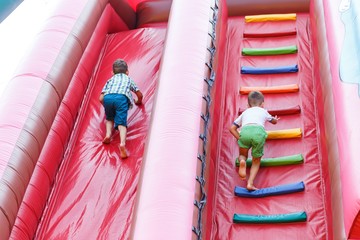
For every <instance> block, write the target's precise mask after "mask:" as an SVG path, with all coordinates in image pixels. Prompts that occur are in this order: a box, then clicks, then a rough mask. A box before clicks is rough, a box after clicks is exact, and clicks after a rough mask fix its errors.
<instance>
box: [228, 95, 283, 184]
mask: <svg viewBox="0 0 360 240" xmlns="http://www.w3.org/2000/svg"><path fill="white" fill-rule="evenodd" d="M279 119H280V118H278V117H277V116H275V117H273V116H271V115H270V114H269V113H268V111H266V110H265V109H264V95H263V94H262V93H261V92H259V91H252V92H250V93H249V95H248V108H247V109H246V110H245V111H244V112H243V113H242V114H241V115H240V116H239V117H238V118H237V119H235V121H234V122H233V124H232V125H231V127H230V129H229V130H230V133H231V134H232V135H233V136H234V137H235V138H236V139H237V140H238V144H239V149H240V155H239V160H240V167H239V175H240V178H241V179H242V180H246V159H247V158H248V153H249V149H250V148H251V149H252V150H251V155H252V164H251V168H250V176H249V179H248V182H247V185H246V188H247V189H248V190H250V191H252V190H256V189H257V188H256V187H255V186H254V179H255V177H256V174H257V172H258V171H259V168H260V160H261V157H262V156H263V155H264V144H265V140H266V138H267V133H266V131H265V128H264V125H265V122H266V121H268V122H271V123H272V124H276V123H277V122H278V120H279ZM240 127H241V128H240ZM239 128H240V132H238V129H239Z"/></svg>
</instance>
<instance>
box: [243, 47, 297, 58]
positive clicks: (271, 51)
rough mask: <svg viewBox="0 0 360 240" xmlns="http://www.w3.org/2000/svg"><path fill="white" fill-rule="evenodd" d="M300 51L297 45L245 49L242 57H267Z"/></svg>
mask: <svg viewBox="0 0 360 240" xmlns="http://www.w3.org/2000/svg"><path fill="white" fill-rule="evenodd" d="M297 51H298V49H297V46H296V45H293V46H287V47H279V48H243V49H242V51H241V53H242V55H248V56H265V55H281V54H292V53H297Z"/></svg>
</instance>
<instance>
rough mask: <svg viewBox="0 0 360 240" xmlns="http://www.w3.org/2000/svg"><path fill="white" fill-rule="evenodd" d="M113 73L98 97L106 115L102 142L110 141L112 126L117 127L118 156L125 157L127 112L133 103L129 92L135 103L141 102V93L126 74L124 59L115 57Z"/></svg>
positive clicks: (139, 103)
mask: <svg viewBox="0 0 360 240" xmlns="http://www.w3.org/2000/svg"><path fill="white" fill-rule="evenodd" d="M113 73H114V75H113V77H112V78H110V79H109V80H108V81H107V82H106V84H105V86H104V88H103V90H102V91H101V94H100V98H99V100H100V102H101V103H102V104H103V105H104V108H105V115H106V135H105V138H104V140H103V143H105V144H108V143H110V139H111V132H112V129H113V127H114V128H115V129H118V130H119V132H120V146H119V148H120V156H121V158H127V157H128V155H127V153H126V147H125V144H126V133H127V114H128V110H129V109H130V108H132V106H133V103H134V99H133V97H132V94H131V92H134V93H135V94H136V96H137V100H136V101H135V104H136V105H141V104H142V98H143V95H142V93H141V91H140V90H139V88H138V87H137V86H136V84H135V82H134V81H133V80H132V79H131V78H130V77H129V76H128V74H129V71H128V66H127V63H126V62H125V61H124V60H122V59H117V60H115V61H114V63H113Z"/></svg>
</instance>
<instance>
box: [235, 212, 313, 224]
mask: <svg viewBox="0 0 360 240" xmlns="http://www.w3.org/2000/svg"><path fill="white" fill-rule="evenodd" d="M306 219H307V215H306V212H295V213H287V214H275V215H250V214H234V217H233V223H291V222H305V221H306Z"/></svg>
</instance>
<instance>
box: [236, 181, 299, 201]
mask: <svg viewBox="0 0 360 240" xmlns="http://www.w3.org/2000/svg"><path fill="white" fill-rule="evenodd" d="M304 189H305V184H304V182H298V183H291V184H285V185H279V186H274V187H268V188H261V189H258V190H255V191H249V190H247V189H246V188H242V187H238V186H236V187H235V189H234V194H235V196H238V197H247V198H261V197H268V196H276V195H283V194H289V193H296V192H302V191H304Z"/></svg>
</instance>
